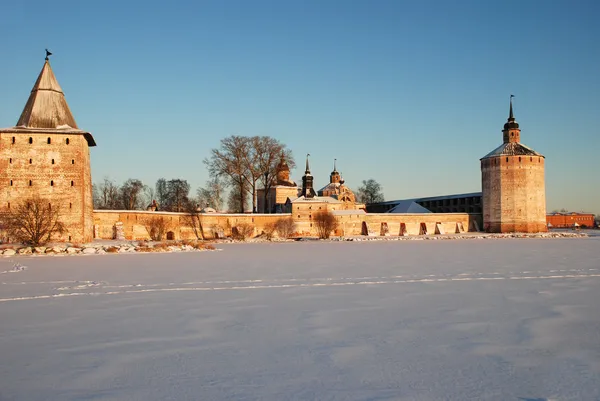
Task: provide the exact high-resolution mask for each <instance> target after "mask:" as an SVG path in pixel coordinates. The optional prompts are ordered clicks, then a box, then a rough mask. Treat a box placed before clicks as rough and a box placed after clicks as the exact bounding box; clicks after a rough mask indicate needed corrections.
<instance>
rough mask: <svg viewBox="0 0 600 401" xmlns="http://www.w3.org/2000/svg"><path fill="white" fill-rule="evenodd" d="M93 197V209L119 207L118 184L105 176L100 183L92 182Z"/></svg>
mask: <svg viewBox="0 0 600 401" xmlns="http://www.w3.org/2000/svg"><path fill="white" fill-rule="evenodd" d="M93 197H94V208H95V209H108V210H116V209H121V199H120V196H119V186H118V185H117V184H115V182H114V181H112V180H110V179H109V178H108V177H105V178H104V180H103V181H102V182H101V183H99V184H94V186H93Z"/></svg>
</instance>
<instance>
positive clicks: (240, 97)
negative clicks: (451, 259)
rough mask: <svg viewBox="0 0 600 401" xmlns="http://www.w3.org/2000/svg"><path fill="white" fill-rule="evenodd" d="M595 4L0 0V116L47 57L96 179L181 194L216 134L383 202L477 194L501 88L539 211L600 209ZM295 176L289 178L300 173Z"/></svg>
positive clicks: (13, 110) (599, 30)
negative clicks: (258, 144) (178, 181)
mask: <svg viewBox="0 0 600 401" xmlns="http://www.w3.org/2000/svg"><path fill="white" fill-rule="evenodd" d="M598 15H600V2H598V1H595V0H589V1H584V0H573V1H551V0H549V1H541V0H537V1H534V0H526V1H524V0H518V1H512V0H509V1H481V0H472V1H460V0H459V1H446V0H440V1H427V0H423V1H401V0H389V1H388V0H371V1H366V0H365V1H358V0H340V1H334V0H305V1H299V0H296V1H292V0H289V1H288V0H273V1H261V0H252V1H250V0H243V1H242V0H240V1H232V0H221V1H179V2H178V1H168V2H167V1H150V0H147V1H143V2H142V1H140V2H134V1H123V0H121V1H80V0H75V1H52V2H48V1H38V0H33V1H27V2H17V1H14V0H12V1H8V2H5V3H4V4H3V6H2V24H0V37H1V38H2V39H1V40H0V50H1V52H2V54H1V61H0V126H2V127H9V126H13V125H14V124H15V123H16V122H17V119H18V117H19V114H20V113H21V110H22V108H23V106H24V105H25V102H26V101H27V97H28V95H29V91H30V90H31V87H32V86H33V83H34V82H35V79H36V77H37V74H38V73H39V71H40V69H41V67H42V65H43V59H44V48H46V47H47V48H49V49H50V50H51V51H52V52H53V53H54V56H52V59H51V63H52V67H53V69H54V73H55V74H56V76H57V78H58V81H59V83H60V84H61V86H62V88H63V90H64V92H65V94H66V97H67V101H68V102H69V105H70V107H71V110H72V112H73V114H74V116H75V119H76V121H77V123H78V125H79V127H80V128H82V129H85V130H88V131H91V132H92V134H93V135H94V137H95V139H96V142H97V143H98V146H97V147H96V148H92V149H91V155H92V174H93V179H94V181H95V182H98V181H100V180H101V179H102V178H103V177H105V176H108V177H110V178H112V179H114V180H116V181H118V182H122V181H124V180H125V179H127V178H139V179H141V180H142V181H144V183H146V184H150V185H154V183H155V181H156V179H158V178H160V177H164V178H167V179H170V178H183V179H187V180H188V181H189V182H190V184H191V185H192V190H193V192H194V193H195V190H196V188H197V187H198V186H200V185H203V184H204V182H205V181H206V180H207V179H208V174H207V171H206V168H205V166H204V164H203V163H202V160H203V159H204V158H205V157H206V156H207V155H208V154H209V151H210V149H211V148H214V147H217V146H218V145H219V140H220V139H221V138H223V137H225V136H228V135H232V134H236V135H248V136H251V135H269V136H272V137H275V138H277V139H279V140H280V141H282V142H284V143H285V144H287V145H288V147H290V148H291V149H292V151H293V152H294V154H295V157H296V161H297V162H298V164H299V165H300V166H303V161H304V156H305V155H306V153H310V154H311V155H312V158H311V170H312V173H313V175H314V176H315V186H317V187H321V186H323V185H325V184H326V183H327V182H328V177H329V173H330V172H331V170H332V164H333V159H334V158H337V159H338V169H339V170H340V171H341V172H342V174H343V176H344V178H345V179H346V182H347V184H348V185H349V186H350V187H351V188H357V187H358V186H359V185H360V182H361V181H362V180H364V179H368V178H375V179H376V180H377V181H379V182H380V183H381V184H382V185H383V187H384V193H385V197H386V199H390V200H391V199H400V198H408V197H422V196H434V195H442V194H452V193H462V192H474V191H480V190H481V175H480V169H479V158H481V157H482V156H484V155H485V154H487V153H488V152H489V151H491V150H492V149H494V148H495V147H497V146H498V145H499V144H500V143H501V142H502V133H501V129H502V126H503V124H504V122H505V121H506V118H507V115H508V99H509V95H510V94H511V93H513V94H514V95H515V96H516V97H515V117H516V118H517V121H518V122H519V123H520V125H521V129H522V133H521V139H522V141H523V143H524V144H526V145H528V146H530V147H532V148H533V149H535V150H537V151H538V152H540V153H542V154H544V155H545V156H546V158H547V160H546V163H547V164H546V193H547V201H548V202H547V206H548V210H553V209H557V208H563V207H564V208H567V209H569V210H574V211H581V210H585V211H591V212H595V213H600V201H599V200H600V168H599V162H598V160H599V156H600V139H599V132H598V131H599V127H600V23H598ZM302 173H303V169H300V168H298V169H296V170H295V171H294V172H292V176H293V177H294V178H295V179H296V180H298V181H299V180H300V177H301V175H302Z"/></svg>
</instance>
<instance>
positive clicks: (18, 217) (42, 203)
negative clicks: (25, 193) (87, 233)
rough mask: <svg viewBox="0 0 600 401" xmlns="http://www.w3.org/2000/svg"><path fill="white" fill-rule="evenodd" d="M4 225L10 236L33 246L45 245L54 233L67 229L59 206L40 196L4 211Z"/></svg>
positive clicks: (60, 232)
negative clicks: (61, 219)
mask: <svg viewBox="0 0 600 401" xmlns="http://www.w3.org/2000/svg"><path fill="white" fill-rule="evenodd" d="M2 226H3V228H4V229H5V230H6V231H7V233H8V235H9V237H10V238H13V239H15V240H17V241H18V242H21V243H24V244H28V245H33V246H40V245H44V244H46V243H47V242H48V241H50V239H51V237H52V236H53V235H54V234H62V233H63V232H64V231H65V228H64V225H63V224H62V223H61V222H60V209H59V207H58V206H56V205H55V206H52V205H51V204H50V203H48V201H47V200H43V199H41V198H39V197H33V198H29V199H25V200H24V201H23V202H22V203H20V204H19V205H17V206H16V207H14V208H13V209H10V210H9V211H8V212H6V213H4V214H3V216H2Z"/></svg>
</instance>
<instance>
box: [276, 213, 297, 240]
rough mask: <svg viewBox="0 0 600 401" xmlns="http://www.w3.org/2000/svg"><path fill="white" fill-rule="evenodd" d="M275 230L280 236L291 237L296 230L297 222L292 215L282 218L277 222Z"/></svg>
mask: <svg viewBox="0 0 600 401" xmlns="http://www.w3.org/2000/svg"><path fill="white" fill-rule="evenodd" d="M275 230H276V231H277V235H279V238H290V237H291V236H292V235H294V232H295V231H296V223H294V220H293V219H292V218H291V217H285V218H281V219H278V220H277V221H276V222H275Z"/></svg>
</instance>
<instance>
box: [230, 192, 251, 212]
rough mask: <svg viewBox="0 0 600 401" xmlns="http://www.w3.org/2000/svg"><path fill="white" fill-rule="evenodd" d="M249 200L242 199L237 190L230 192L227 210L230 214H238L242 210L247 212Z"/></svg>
mask: <svg viewBox="0 0 600 401" xmlns="http://www.w3.org/2000/svg"><path fill="white" fill-rule="evenodd" d="M247 199H248V198H243V199H242V197H240V194H239V193H237V191H235V190H231V191H229V194H228V195H227V210H228V211H229V212H230V213H236V212H239V211H240V210H246V206H247V204H246V202H247Z"/></svg>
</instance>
